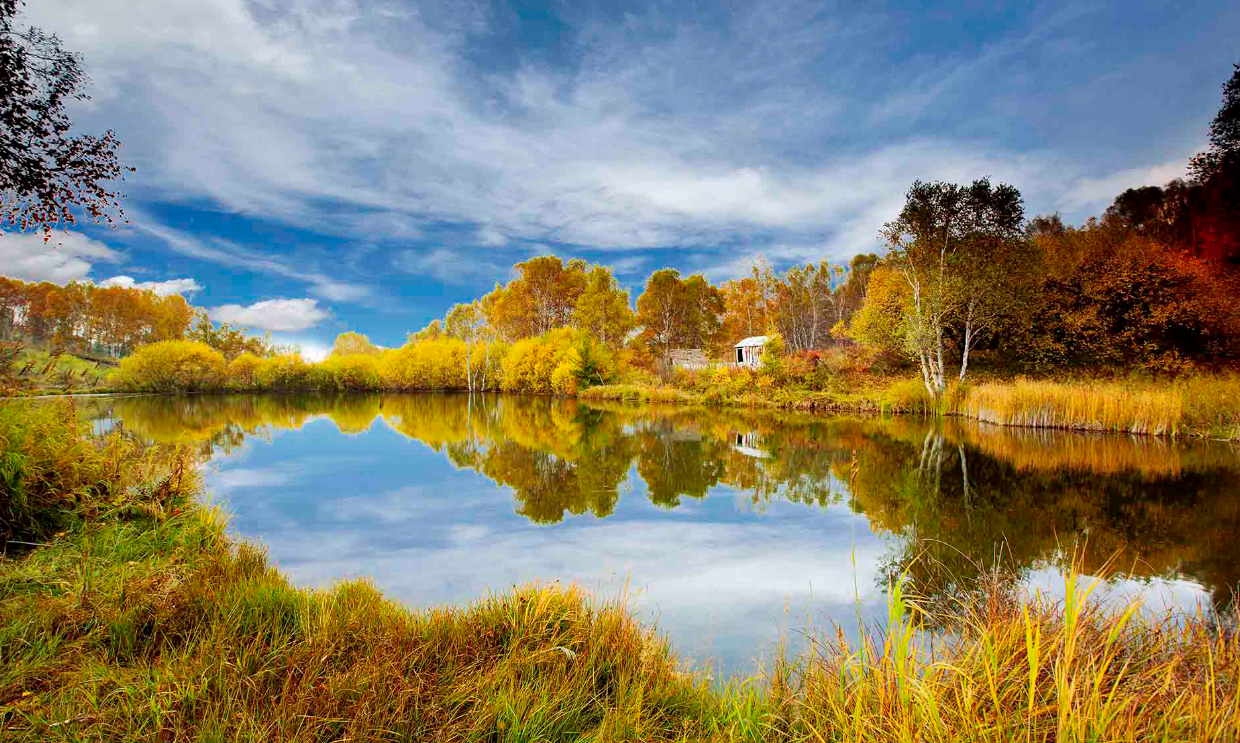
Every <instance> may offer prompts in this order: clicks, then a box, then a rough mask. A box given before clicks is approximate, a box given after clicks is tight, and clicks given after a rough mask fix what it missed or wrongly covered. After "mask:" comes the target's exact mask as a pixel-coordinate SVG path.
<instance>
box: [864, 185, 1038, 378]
mask: <svg viewBox="0 0 1240 743" xmlns="http://www.w3.org/2000/svg"><path fill="white" fill-rule="evenodd" d="M1023 225H1024V205H1023V202H1022V199H1021V195H1020V192H1019V191H1017V190H1016V188H1014V187H1012V186H1009V185H1006V184H999V185H998V186H997V187H995V186H991V184H990V179H988V178H982V179H979V180H976V181H974V182H973V183H972V185H969V186H959V185H956V184H952V183H943V182H935V183H925V182H923V181H915V182H914V183H913V185H912V187H911V188H909V191H908V194H907V197H906V201H905V205H904V208H903V209H902V210H901V212H900V215H899V217H897V218H896V219H895V220H893V221H891V222H888V223H887V224H886V226H885V227H884V229H883V231H882V235H883V237H884V238H885V239H886V241H887V244H888V247H889V249H890V253H889V255H888V260H889V261H890V263H891V266H892V268H894V269H895V270H896V271H898V272H899V273H900V274H901V275H902V276H903V277H904V279H905V281H907V282H908V285H909V288H910V289H911V290H912V300H911V305H910V309H909V314H908V317H907V322H906V333H907V339H908V349H909V351H910V352H911V353H912V355H913V357H914V358H916V359H917V361H918V363H919V365H920V369H921V375H922V381H923V382H924V383H925V386H926V389H927V390H928V391H929V392H930V394H931V395H933V396H935V397H936V398H937V397H938V396H939V395H941V394H942V393H943V391H944V390H945V389H946V387H947V376H946V371H945V368H946V367H945V364H946V355H947V348H948V345H949V343H951V342H952V341H953V340H954V341H955V342H956V345H957V349H958V351H959V355H960V372H959V377H958V378H959V379H960V380H961V381H964V378H965V374H966V372H967V371H968V363H969V350H970V349H971V348H973V346H974V344H976V343H977V341H978V338H979V337H980V336H981V335H982V334H983V333H984V332H986V331H988V330H990V329H992V328H993V327H994V325H995V324H996V322H997V321H998V319H999V318H1000V317H1001V316H1002V315H1003V313H1004V312H1006V311H1008V310H1009V309H1011V308H1012V307H1014V306H1015V305H1016V304H1017V303H1018V302H1019V298H1020V293H1019V292H1018V291H1017V289H1018V285H1019V283H1020V282H1019V281H1018V280H1017V279H1018V278H1019V275H1020V274H1021V273H1023V271H1024V268H1023V267H1022V261H1025V260H1027V257H1028V253H1027V250H1026V248H1027V245H1028V243H1027V241H1026V240H1025V237H1024V234H1023V232H1022V227H1023ZM956 328H958V337H956V338H952V337H950V336H951V335H952V334H953V330H954V329H956Z"/></svg>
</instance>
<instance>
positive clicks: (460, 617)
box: [0, 418, 1240, 743]
mask: <svg viewBox="0 0 1240 743" xmlns="http://www.w3.org/2000/svg"><path fill="white" fill-rule="evenodd" d="M52 420H55V419H52ZM62 420H66V421H67V420H69V419H62ZM12 425H14V424H13V421H12V419H7V422H6V419H4V418H0V436H7V435H8V433H9V432H7V431H6V430H5V426H10V427H11V426H12ZM67 430H79V429H75V428H72V427H69V429H67ZM63 435H64V436H68V437H70V443H71V438H72V436H71V434H63ZM81 435H85V434H84V433H83V434H81ZM62 443H63V440H62ZM29 448H30V447H28V450H29ZM144 456H145V455H144ZM48 461H51V460H48ZM115 461H116V462H117V463H118V464H119V465H120V467H121V468H122V469H123V470H124V471H125V473H126V475H125V476H126V477H138V476H142V477H146V478H150V480H149V481H154V482H168V476H169V474H170V472H172V469H171V467H172V466H175V460H171V461H172V465H165V466H164V467H163V468H162V469H149V470H140V469H131V468H135V467H139V466H142V467H150V465H140V464H139V463H140V462H142V461H144V460H143V459H142V458H141V457H138V456H136V454H131V455H127V456H124V457H120V458H118V459H116V460H115ZM40 472H41V470H40V468H39V467H34V466H32V467H28V468H25V469H23V470H22V471H21V478H22V481H23V482H25V480H26V479H27V478H31V477H36V478H37V477H38V476H39V473H40ZM4 487H5V488H6V490H4V491H3V493H0V495H3V496H4V497H9V496H10V495H11V493H12V490H11V487H12V482H11V481H6V482H5V484H4ZM108 492H109V495H108V496H106V497H105V496H103V495H101V494H99V493H96V492H93V491H81V497H79V498H77V499H76V500H75V503H76V504H77V505H76V507H75V509H74V510H73V511H71V512H70V513H69V514H67V516H65V518H64V519H62V520H60V521H58V522H57V524H56V526H55V527H54V528H58V529H60V531H58V532H56V533H53V534H44V535H42V536H43V538H44V539H47V542H46V544H47V545H48V546H46V547H40V548H37V549H34V550H33V551H29V552H27V553H25V554H21V555H10V556H8V557H6V558H3V559H0V739H3V740H5V741H6V742H7V741H15V742H19V743H22V742H25V741H48V740H117V741H121V740H123V741H168V740H186V741H223V740H230V741H231V740H248V741H344V740H358V741H360V740H368V741H369V740H379V741H386V740H391V741H397V740H400V741H410V740H416V741H423V740H435V741H505V742H512V743H517V742H518V741H527V742H533V741H555V742H559V741H582V740H586V741H797V742H801V741H816V742H819V743H820V742H822V741H856V742H857V743H869V742H871V741H873V742H880V741H882V742H887V741H891V742H892V743H895V742H896V741H901V742H903V741H928V742H929V741H1041V742H1050V741H1055V742H1057V743H1058V742H1066V741H1081V742H1082V743H1084V742H1085V741H1141V742H1144V741H1198V740H1200V741H1214V740H1228V741H1230V740H1236V739H1237V738H1238V736H1240V695H1238V693H1237V687H1238V685H1240V639H1238V632H1237V619H1236V616H1235V614H1234V612H1229V611H1222V610H1220V611H1218V612H1217V613H1207V612H1204V611H1199V612H1198V613H1197V614H1195V615H1190V616H1177V615H1174V614H1170V613H1169V614H1166V615H1162V616H1155V615H1152V614H1149V613H1146V612H1142V611H1139V610H1138V609H1139V607H1138V606H1137V605H1135V604H1133V605H1129V606H1119V607H1117V606H1108V605H1102V604H1099V603H1096V602H1093V601H1091V600H1090V595H1091V592H1092V591H1093V590H1094V589H1095V588H1096V586H1097V585H1098V583H1097V581H1096V580H1095V579H1089V578H1087V577H1085V576H1083V575H1081V574H1080V571H1079V569H1075V568H1069V569H1068V570H1066V571H1065V573H1064V591H1063V594H1064V595H1065V596H1066V597H1067V599H1066V600H1062V601H1060V600H1053V599H1051V598H1048V597H1045V596H1040V595H1035V596H1033V597H1026V596H1022V594H1020V593H1018V592H1015V591H1013V590H1011V588H1010V586H1011V582H1010V581H1006V580H1002V579H1001V578H1000V577H995V578H994V579H993V580H991V581H988V582H987V583H986V584H985V585H982V586H979V587H978V588H977V589H976V590H974V591H972V592H970V593H968V594H966V595H963V596H961V597H960V598H959V599H958V605H957V606H956V607H954V610H952V611H950V612H948V613H943V614H938V615H932V614H930V613H929V612H928V610H926V609H924V608H923V605H922V602H921V601H920V599H919V598H918V596H917V595H916V587H915V586H913V585H911V584H910V583H909V581H908V579H907V578H905V579H901V580H900V581H898V582H896V583H895V584H894V585H892V586H890V587H889V590H888V603H889V612H888V622H887V624H886V626H884V627H863V628H860V629H861V640H860V642H859V643H849V642H847V641H845V640H844V639H843V633H842V632H838V631H836V632H826V633H823V634H821V635H818V634H815V635H811V643H810V647H809V650H808V651H807V652H806V653H804V654H803V655H799V656H796V657H785V656H783V655H782V654H781V655H780V656H778V657H777V658H776V659H775V660H774V661H773V662H772V663H771V664H769V666H768V667H766V668H764V669H760V670H759V672H758V673H757V674H756V675H755V676H754V677H752V678H749V679H744V680H736V681H732V682H728V683H726V684H723V685H717V684H711V683H710V682H708V681H707V680H706V679H705V677H704V676H702V675H699V674H695V673H692V672H689V671H688V670H687V669H685V668H683V667H681V666H680V664H679V663H678V662H677V660H676V658H675V656H674V654H673V653H672V652H671V650H670V649H669V647H668V644H667V642H666V640H665V639H663V638H662V637H661V636H660V635H658V634H657V633H656V632H654V631H652V630H651V629H648V628H645V627H643V626H642V625H641V624H640V623H639V622H638V621H637V620H636V619H635V618H634V617H633V615H632V613H631V612H630V611H629V609H628V607H627V605H626V603H625V600H624V597H623V596H619V597H614V598H612V599H605V600H599V599H596V598H594V597H591V596H589V595H588V594H586V593H584V592H583V591H581V590H580V589H577V588H574V587H571V586H560V585H558V584H550V585H532V586H524V587H520V588H514V589H512V590H510V591H505V592H501V593H496V594H492V595H488V596H485V597H483V598H481V599H479V600H477V601H475V602H474V603H472V604H470V605H468V606H465V607H440V608H432V609H423V610H409V609H407V608H404V607H401V606H399V605H397V604H394V603H392V602H390V601H387V600H385V599H384V598H383V597H382V596H381V595H380V593H379V592H378V591H377V590H376V589H375V588H374V587H373V586H371V585H370V584H368V583H366V582H365V581H350V582H345V583H341V584H339V585H337V586H336V587H334V588H333V589H331V590H329V591H309V590H303V589H299V588H296V587H294V586H291V585H290V584H289V583H288V581H287V580H286V579H285V578H284V577H283V576H282V575H281V574H280V573H279V572H278V571H277V570H275V569H274V568H272V567H271V566H269V565H268V564H267V561H266V559H265V556H264V554H263V553H262V551H261V550H258V549H256V548H254V547H252V546H250V545H248V544H246V543H244V542H242V543H237V542H234V541H232V540H230V539H229V538H228V537H227V536H226V534H225V528H226V519H225V518H224V516H223V515H222V514H221V512H220V511H219V509H217V508H213V507H210V506H207V505H204V504H202V503H201V502H200V501H196V500H193V499H191V497H190V496H191V494H190V493H189V492H186V491H185V490H184V489H176V490H166V491H165V492H166V494H167V496H168V498H170V500H164V501H152V500H149V499H147V500H142V499H141V498H139V495H138V494H141V493H153V492H155V490H154V489H153V488H151V487H149V486H148V485H141V484H139V485H133V486H129V487H127V488H126V489H125V490H124V491H122V495H124V498H128V499H129V502H130V503H131V504H141V503H146V504H148V505H149V507H147V508H111V507H105V505H106V503H100V501H104V502H111V501H115V500H117V493H116V492H114V491H108ZM126 494H127V495H126ZM124 498H122V499H121V500H122V501H123V500H124ZM36 521H38V520H37V519H36ZM39 523H42V522H39ZM931 628H933V629H931Z"/></svg>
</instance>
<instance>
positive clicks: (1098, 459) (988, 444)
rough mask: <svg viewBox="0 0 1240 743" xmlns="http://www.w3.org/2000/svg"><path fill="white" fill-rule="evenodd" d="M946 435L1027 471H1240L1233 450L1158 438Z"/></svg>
mask: <svg viewBox="0 0 1240 743" xmlns="http://www.w3.org/2000/svg"><path fill="white" fill-rule="evenodd" d="M945 431H946V433H947V434H948V435H949V436H950V437H951V438H952V439H953V440H956V441H963V442H964V443H965V444H967V445H972V446H975V447H977V448H978V449H980V450H981V451H982V452H983V453H985V454H986V455H988V456H991V457H994V458H995V459H998V460H1000V461H1002V462H1004V463H1006V464H1010V465H1011V466H1013V467H1015V468H1016V469H1018V470H1026V471H1049V470H1064V469H1069V470H1076V471H1080V472H1090V473H1093V474H1100V475H1106V474H1117V473H1121V472H1140V473H1142V474H1145V475H1162V476H1172V477H1174V476H1179V475H1180V474H1181V473H1182V472H1183V471H1184V470H1186V469H1196V470H1200V469H1208V468H1220V469H1235V468H1236V467H1237V466H1240V456H1238V455H1237V452H1236V450H1235V449H1234V448H1233V447H1232V446H1231V445H1229V444H1206V443H1199V444H1193V445H1184V444H1181V443H1179V442H1177V441H1174V440H1170V439H1166V438H1161V437H1154V436H1116V435H1112V434H1102V433H1092V432H1074V431H1063V430H1054V429H1030V428H1011V427H1003V426H996V425H992V424H987V423H976V422H973V421H965V420H955V421H951V422H950V423H949V424H948V425H947V426H946V427H945Z"/></svg>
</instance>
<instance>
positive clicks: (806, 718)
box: [784, 568, 1240, 743]
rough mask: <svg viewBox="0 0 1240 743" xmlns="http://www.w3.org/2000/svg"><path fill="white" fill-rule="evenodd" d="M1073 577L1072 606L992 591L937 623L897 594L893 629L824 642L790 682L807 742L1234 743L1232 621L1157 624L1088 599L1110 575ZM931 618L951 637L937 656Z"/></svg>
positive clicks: (1134, 611) (1237, 703) (1135, 608)
mask: <svg viewBox="0 0 1240 743" xmlns="http://www.w3.org/2000/svg"><path fill="white" fill-rule="evenodd" d="M1063 580H1064V594H1065V596H1066V597H1067V599H1066V600H1064V601H1056V600H1051V599H1048V598H1046V597H1044V596H1034V597H1031V598H1028V599H1027V600H1022V599H1020V598H1019V597H1018V596H1017V595H1016V594H1014V593H1013V592H1011V591H1009V590H1006V589H1005V588H1004V587H1003V586H1002V585H1001V584H999V583H995V584H993V585H991V586H989V587H987V588H985V589H984V590H981V591H979V592H976V593H973V594H971V595H969V596H966V597H964V598H962V599H960V601H959V603H958V605H957V607H956V611H954V612H953V613H952V614H950V615H940V616H936V617H928V616H927V615H926V614H924V613H923V612H922V610H921V609H920V608H919V605H918V601H917V597H916V596H915V595H913V594H912V593H911V591H909V590H907V588H908V587H906V586H902V585H896V586H893V587H892V590H891V591H890V592H889V605H890V613H889V620H888V626H887V627H886V628H885V629H884V630H883V631H882V632H874V633H866V634H865V635H864V636H863V639H862V641H861V643H860V644H859V645H858V646H851V645H849V644H848V643H847V642H845V641H844V640H843V639H842V635H837V636H836V637H835V638H831V637H822V638H819V639H818V640H816V641H815V643H814V645H813V648H812V650H811V651H810V655H809V656H808V657H807V658H806V659H803V660H802V661H800V663H799V665H797V666H795V667H794V669H793V670H792V671H790V672H785V673H784V676H785V677H787V678H790V679H792V681H791V682H790V686H791V688H790V689H789V690H788V691H787V692H785V696H786V697H787V698H788V699H790V702H788V703H787V705H786V707H787V708H788V709H789V711H790V712H791V713H792V714H793V715H795V720H796V722H797V728H798V729H801V730H807V731H810V732H811V736H806V737H805V738H804V739H817V740H837V741H857V742H858V743H861V742H866V741H927V742H929V741H944V742H946V741H1044V742H1045V741H1082V742H1084V741H1111V740H1115V741H1222V740H1236V739H1237V736H1238V735H1240V696H1238V695H1237V683H1238V681H1240V678H1238V676H1240V643H1238V641H1237V632H1236V617H1235V615H1234V614H1227V615H1224V616H1207V615H1205V614H1203V613H1200V612H1199V613H1198V614H1196V615H1194V616H1188V617H1177V616H1175V615H1173V614H1170V613H1168V614H1166V615H1163V616H1157V617H1155V616H1150V615H1148V614H1145V613H1143V612H1141V611H1140V610H1139V609H1140V606H1139V604H1137V603H1133V604H1129V605H1128V606H1122V607H1107V606H1103V605H1101V604H1099V603H1097V602H1092V601H1090V600H1089V597H1090V594H1091V593H1092V592H1093V590H1094V589H1095V588H1096V587H1097V586H1098V585H1099V584H1100V583H1101V579H1100V578H1088V577H1086V576H1083V575H1081V574H1080V572H1079V571H1078V570H1077V569H1075V568H1069V569H1067V570H1066V571H1065V572H1064V574H1063ZM928 620H933V622H934V624H935V625H936V626H937V627H939V628H940V629H941V630H942V631H943V632H944V634H943V635H942V636H941V639H940V640H939V641H938V643H937V644H930V645H929V648H927V645H928V643H926V642H925V641H924V635H922V634H921V632H920V630H921V628H922V627H924V626H925V625H924V623H925V622H926V621H928ZM942 638H946V639H942ZM919 640H920V642H919ZM819 731H830V732H829V733H828V734H821V735H819V734H818V733H819ZM812 736H816V737H812Z"/></svg>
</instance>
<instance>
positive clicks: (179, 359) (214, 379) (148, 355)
mask: <svg viewBox="0 0 1240 743" xmlns="http://www.w3.org/2000/svg"><path fill="white" fill-rule="evenodd" d="M225 369H226V365H225V362H224V356H223V354H221V353H220V352H219V351H216V350H214V349H213V348H211V347H210V346H208V345H207V344H205V343H197V342H194V341H160V342H159V343H152V344H150V345H147V346H142V347H141V348H139V349H138V350H136V351H135V352H134V353H133V354H131V355H129V356H126V357H125V358H124V359H122V360H121V364H120V368H119V369H117V370H116V372H115V373H113V374H112V375H111V376H110V377H109V378H108V381H109V382H110V383H111V384H112V385H113V386H115V387H117V388H119V389H123V390H134V391H144V392H175V391H190V392H193V391H198V390H210V389H219V388H220V387H222V386H223V385H224V373H225Z"/></svg>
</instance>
